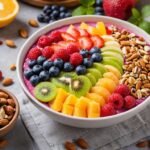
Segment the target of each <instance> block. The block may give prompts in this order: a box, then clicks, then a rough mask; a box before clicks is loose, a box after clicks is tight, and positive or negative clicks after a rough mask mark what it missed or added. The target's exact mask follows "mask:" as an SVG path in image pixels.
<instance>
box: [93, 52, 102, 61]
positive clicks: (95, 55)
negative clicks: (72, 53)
mask: <svg viewBox="0 0 150 150" xmlns="http://www.w3.org/2000/svg"><path fill="white" fill-rule="evenodd" d="M91 59H92V60H93V61H94V62H101V61H102V60H103V59H102V56H101V55H100V53H94V54H92V56H91Z"/></svg>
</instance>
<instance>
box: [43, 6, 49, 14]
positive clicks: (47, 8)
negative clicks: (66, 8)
mask: <svg viewBox="0 0 150 150" xmlns="http://www.w3.org/2000/svg"><path fill="white" fill-rule="evenodd" d="M49 9H51V6H49V5H45V6H44V8H43V12H44V13H46V11H47V10H49Z"/></svg>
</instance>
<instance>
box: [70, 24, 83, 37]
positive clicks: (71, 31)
mask: <svg viewBox="0 0 150 150" xmlns="http://www.w3.org/2000/svg"><path fill="white" fill-rule="evenodd" d="M67 33H69V34H71V35H72V36H73V37H74V38H75V39H77V38H78V37H79V36H80V32H79V31H78V30H77V29H76V28H75V27H74V26H73V25H70V26H69V28H68V29H67Z"/></svg>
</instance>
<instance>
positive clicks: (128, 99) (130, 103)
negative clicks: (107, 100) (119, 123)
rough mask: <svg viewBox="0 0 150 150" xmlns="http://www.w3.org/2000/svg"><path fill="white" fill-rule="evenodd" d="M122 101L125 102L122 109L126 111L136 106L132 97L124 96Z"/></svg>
mask: <svg viewBox="0 0 150 150" xmlns="http://www.w3.org/2000/svg"><path fill="white" fill-rule="evenodd" d="M124 100H125V105H124V107H125V108H126V109H131V108H133V107H134V106H135V105H136V100H135V98H134V97H133V96H130V95H128V96H126V97H125V98H124Z"/></svg>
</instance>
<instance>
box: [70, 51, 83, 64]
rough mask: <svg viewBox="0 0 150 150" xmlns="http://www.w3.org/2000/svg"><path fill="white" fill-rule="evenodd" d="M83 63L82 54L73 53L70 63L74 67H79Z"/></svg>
mask: <svg viewBox="0 0 150 150" xmlns="http://www.w3.org/2000/svg"><path fill="white" fill-rule="evenodd" d="M82 61H83V57H82V55H81V54H79V53H73V54H72V55H71V56H70V63H71V64H72V65H73V66H78V65H80V64H81V63H82Z"/></svg>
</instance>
